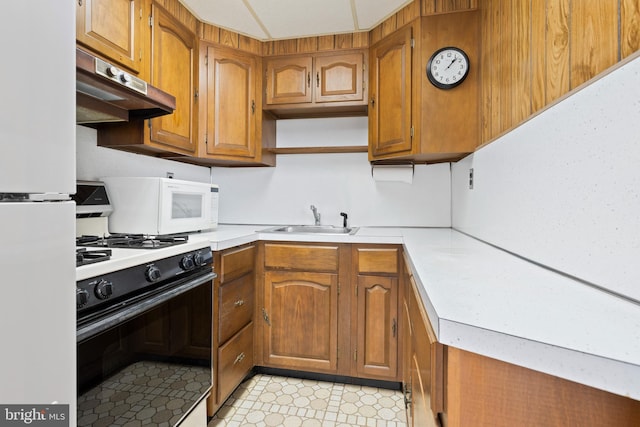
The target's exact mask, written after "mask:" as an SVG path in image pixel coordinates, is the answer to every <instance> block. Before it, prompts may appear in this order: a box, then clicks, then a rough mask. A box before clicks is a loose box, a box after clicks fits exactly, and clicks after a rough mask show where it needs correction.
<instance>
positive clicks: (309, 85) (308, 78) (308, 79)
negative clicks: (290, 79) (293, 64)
mask: <svg viewBox="0 0 640 427" xmlns="http://www.w3.org/2000/svg"><path fill="white" fill-rule="evenodd" d="M307 87H311V72H309V73H307Z"/></svg>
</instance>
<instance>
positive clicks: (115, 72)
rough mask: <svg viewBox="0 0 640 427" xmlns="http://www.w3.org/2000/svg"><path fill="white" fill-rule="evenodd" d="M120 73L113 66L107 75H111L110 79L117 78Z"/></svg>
mask: <svg viewBox="0 0 640 427" xmlns="http://www.w3.org/2000/svg"><path fill="white" fill-rule="evenodd" d="M119 72H120V70H118V69H117V68H116V67H114V66H113V65H112V66H110V67H108V68H107V74H108V75H109V77H117V76H118V73H119Z"/></svg>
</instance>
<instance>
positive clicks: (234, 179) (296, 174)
mask: <svg viewBox="0 0 640 427" xmlns="http://www.w3.org/2000/svg"><path fill="white" fill-rule="evenodd" d="M276 141H277V144H278V146H279V147H293V146H298V147H299V146H307V147H312V146H327V145H331V146H335V145H363V146H366V145H367V120H366V118H336V119H296V120H279V121H278V122H277V137H276ZM450 181H451V174H450V164H449V163H444V164H438V165H429V166H426V165H417V166H416V167H415V173H414V177H413V182H412V183H411V184H407V183H401V182H376V181H374V180H373V178H372V176H371V166H370V164H369V161H368V159H367V153H347V154H344V153H341V154H287V155H283V154H280V155H278V158H277V166H276V167H275V168H219V167H214V168H212V182H213V183H216V184H219V185H220V222H221V223H231V224H313V214H312V212H311V210H310V209H309V206H310V205H315V206H316V207H317V208H318V211H319V212H320V214H321V216H322V221H321V222H322V224H331V225H339V224H342V217H341V216H340V212H346V213H347V214H348V215H349V224H350V225H353V226H426V227H449V226H450V224H451V198H450V194H451V193H450V188H451V187H450V183H451V182H450Z"/></svg>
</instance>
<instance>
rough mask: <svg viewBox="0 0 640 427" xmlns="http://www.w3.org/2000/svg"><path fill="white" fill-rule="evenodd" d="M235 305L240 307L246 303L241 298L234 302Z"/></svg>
mask: <svg viewBox="0 0 640 427" xmlns="http://www.w3.org/2000/svg"><path fill="white" fill-rule="evenodd" d="M233 305H235V306H236V307H240V306H243V305H244V300H242V299H239V300H238V301H236V302H234V303H233Z"/></svg>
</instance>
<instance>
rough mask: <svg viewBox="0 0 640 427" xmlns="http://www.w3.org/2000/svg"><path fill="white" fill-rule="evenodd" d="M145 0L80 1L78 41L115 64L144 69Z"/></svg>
mask: <svg viewBox="0 0 640 427" xmlns="http://www.w3.org/2000/svg"><path fill="white" fill-rule="evenodd" d="M142 16H143V12H142V0H82V1H77V2H76V42H77V43H78V44H79V45H82V46H83V47H85V48H88V49H89V50H91V51H92V52H93V53H95V54H97V55H98V56H102V57H104V58H105V60H107V61H108V62H111V63H113V64H114V65H120V66H122V67H125V68H127V70H129V71H130V72H132V73H134V74H138V73H140V71H141V68H142V61H143V55H142V52H143V50H142V45H143V40H142V38H143V37H142V30H143V28H142V22H143V19H142Z"/></svg>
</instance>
